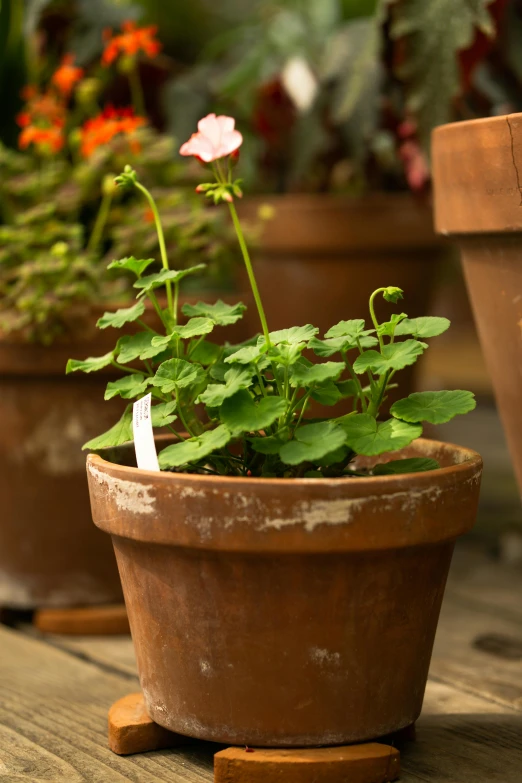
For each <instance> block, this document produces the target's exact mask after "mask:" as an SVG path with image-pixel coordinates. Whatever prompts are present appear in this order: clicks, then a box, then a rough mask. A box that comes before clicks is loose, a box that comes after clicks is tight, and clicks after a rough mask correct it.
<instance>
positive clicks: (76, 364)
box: [65, 351, 114, 375]
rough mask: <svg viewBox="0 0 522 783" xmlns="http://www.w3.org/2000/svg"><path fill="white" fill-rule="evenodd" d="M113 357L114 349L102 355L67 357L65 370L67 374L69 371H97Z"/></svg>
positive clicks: (109, 362)
mask: <svg viewBox="0 0 522 783" xmlns="http://www.w3.org/2000/svg"><path fill="white" fill-rule="evenodd" d="M113 358H114V351H110V353H106V354H105V355H104V356H90V357H89V358H88V359H69V361H68V362H67V367H66V368H65V372H66V374H67V375H68V374H69V373H71V372H78V371H79V372H98V370H103V368H104V367H108V366H109V364H111V362H112V360H113Z"/></svg>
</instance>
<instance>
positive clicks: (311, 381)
mask: <svg viewBox="0 0 522 783" xmlns="http://www.w3.org/2000/svg"><path fill="white" fill-rule="evenodd" d="M344 368H345V365H344V362H324V363H323V364H312V365H310V366H307V365H306V364H304V362H298V363H297V364H294V366H293V367H292V368H291V371H290V385H291V386H294V387H295V386H297V387H300V386H305V387H307V388H309V387H310V386H321V385H322V384H324V383H327V382H328V381H336V380H337V379H338V378H339V376H340V375H341V373H342V372H343V370H344Z"/></svg>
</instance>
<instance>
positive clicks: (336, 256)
mask: <svg viewBox="0 0 522 783" xmlns="http://www.w3.org/2000/svg"><path fill="white" fill-rule="evenodd" d="M263 204H270V205H271V206H272V207H273V208H274V217H273V218H272V219H271V220H267V221H265V222H264V223H263V230H262V234H261V239H260V243H259V246H258V248H257V249H256V250H255V252H254V254H253V256H254V268H255V273H256V278H257V282H258V285H259V289H260V292H261V297H262V299H263V304H264V306H265V310H266V316H267V320H268V325H269V328H270V329H272V330H273V329H283V328H286V327H288V326H300V325H302V324H306V323H311V324H313V325H314V326H318V327H319V329H320V330H321V332H320V336H322V335H323V334H324V332H325V331H326V330H327V329H329V328H330V327H331V326H333V325H334V324H336V323H338V322H339V321H341V320H346V319H349V318H364V319H365V320H366V321H368V320H369V315H368V300H369V298H370V294H371V293H372V292H373V291H374V290H375V289H376V288H379V287H380V286H387V285H396V286H399V287H400V288H403V289H404V291H405V298H404V301H401V302H400V303H399V305H397V307H398V308H399V310H398V311H399V312H400V310H401V308H402V309H404V311H405V312H407V313H408V315H409V316H410V317H412V318H413V317H416V316H420V315H429V314H430V310H429V306H430V299H431V295H432V287H433V281H434V278H435V274H436V271H437V262H438V261H439V260H440V259H441V258H442V257H443V255H444V253H445V248H444V244H443V243H442V242H441V241H440V240H438V239H437V237H436V235H435V233H434V231H433V225H432V218H431V212H430V210H429V208H428V207H426V206H425V205H422V204H419V203H418V202H416V201H415V200H414V199H413V197H412V196H411V195H409V194H407V193H396V194H385V193H382V194H374V195H372V196H365V197H361V198H350V197H347V196H336V195H328V194H317V195H309V194H291V195H283V196H270V197H266V198H265V197H257V198H254V199H252V198H249V199H248V201H247V202H245V203H244V204H241V205H240V208H241V215H242V216H244V217H246V218H248V219H250V220H252V221H254V220H255V219H256V216H257V213H258V209H259V207H260V206H261V205H263ZM258 222H259V221H258ZM376 311H377V317H378V318H379V319H380V320H387V317H388V316H389V314H390V312H391V310H390V306H389V305H387V304H386V303H383V302H381V301H377V302H376ZM249 315H250V319H251V321H252V316H253V321H252V324H251V331H252V332H256V331H259V329H260V327H259V323H258V319H257V316H256V313H255V310H254V308H253V307H251V308H250V309H249ZM414 377H415V367H407V368H405V369H404V370H403V371H402V373H401V396H407V395H408V394H409V393H411V392H412V391H413V390H414V388H413V387H414ZM393 395H394V393H393V392H392V393H391V394H390V403H391V402H393V401H394V399H395V398H394V396H393Z"/></svg>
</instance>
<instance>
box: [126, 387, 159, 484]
mask: <svg viewBox="0 0 522 783" xmlns="http://www.w3.org/2000/svg"><path fill="white" fill-rule="evenodd" d="M151 404H152V395H151V394H147V395H146V396H145V397H142V398H141V400H136V402H135V403H134V405H133V406H132V429H133V433H134V449H135V451H136V462H137V463H138V467H139V468H141V469H142V470H159V469H160V468H159V462H158V455H157V454H156V444H155V443H154V433H153V431H152V418H151V410H150V409H151Z"/></svg>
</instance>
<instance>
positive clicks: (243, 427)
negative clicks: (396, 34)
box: [219, 389, 286, 435]
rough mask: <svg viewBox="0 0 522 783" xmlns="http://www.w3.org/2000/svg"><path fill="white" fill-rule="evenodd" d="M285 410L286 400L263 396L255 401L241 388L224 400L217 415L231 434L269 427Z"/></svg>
mask: <svg viewBox="0 0 522 783" xmlns="http://www.w3.org/2000/svg"><path fill="white" fill-rule="evenodd" d="M285 410H286V401H285V400H284V399H282V398H281V397H263V399H262V400H260V401H259V402H258V403H256V402H254V400H253V399H252V396H251V395H250V394H249V393H248V391H246V389H241V390H240V391H238V392H237V393H236V394H234V396H233V397H229V398H228V399H226V400H225V401H224V403H223V405H222V406H221V408H220V410H219V416H220V419H221V421H222V422H223V424H225V425H226V426H227V427H228V429H229V430H230V431H231V432H232V434H233V435H239V434H240V433H243V432H260V431H262V430H264V429H266V428H267V427H270V425H271V424H273V423H274V422H275V421H276V420H277V419H278V418H279V417H280V416H281V415H282V414H283V413H284V412H285Z"/></svg>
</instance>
